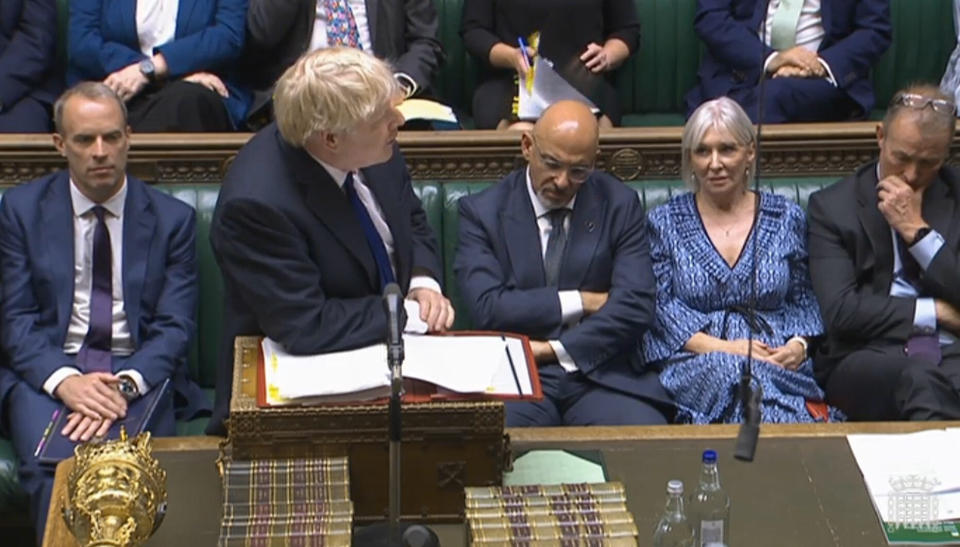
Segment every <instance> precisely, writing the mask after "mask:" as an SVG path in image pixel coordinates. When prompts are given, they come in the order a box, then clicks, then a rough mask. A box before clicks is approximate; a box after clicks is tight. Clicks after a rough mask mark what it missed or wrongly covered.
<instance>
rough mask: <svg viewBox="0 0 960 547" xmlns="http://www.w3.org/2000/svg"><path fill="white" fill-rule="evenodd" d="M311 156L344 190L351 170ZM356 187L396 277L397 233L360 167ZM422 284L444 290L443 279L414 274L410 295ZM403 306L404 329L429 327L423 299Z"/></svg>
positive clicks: (354, 175)
mask: <svg viewBox="0 0 960 547" xmlns="http://www.w3.org/2000/svg"><path fill="white" fill-rule="evenodd" d="M308 153H309V152H308ZM311 157H313V159H314V160H316V162H317V163H319V164H320V165H321V166H323V168H324V169H326V170H327V173H329V174H330V177H331V178H333V181H334V182H336V183H337V186H339V187H340V189H341V190H342V189H343V185H344V183H345V182H346V181H347V171H344V170H342V169H337V168H336V167H334V166H332V165H330V164H329V163H326V162H324V161H322V160H320V159H318V158H317V157H316V156H313V154H311ZM353 187H354V189H355V190H356V191H357V197H359V198H360V202H361V203H363V206H364V207H365V208H366V209H367V213H368V214H369V215H370V220H371V221H373V227H374V228H376V230H377V234H379V235H380V239H382V240H383V246H384V247H386V248H387V256H389V257H390V269H391V270H393V275H394V277H396V275H397V258H396V253H395V252H394V242H393V234H392V233H391V232H390V226H388V225H387V221H386V219H385V217H384V216H383V209H381V208H380V204H379V203H377V198H376V197H374V195H373V192H371V191H370V188H368V187H367V185H366V184H365V181H364V180H363V173H361V172H360V171H354V172H353ZM419 288H426V289H432V290H434V291H437V292H438V293H442V292H443V291H441V290H440V283H438V282H437V280H435V279H434V278H432V277H430V276H428V275H415V276H413V277H412V278H411V279H410V289H409V290H408V291H407V294H408V295H409V294H410V292H412V291H413V290H414V289H419ZM403 306H404V309H405V310H406V312H407V326H406V328H405V329H404V330H405V331H406V332H414V333H419V334H423V333H425V332H426V331H427V325H426V323H424V322H423V321H422V320H420V303H419V302H417V301H416V300H409V299H406V300H404V301H403Z"/></svg>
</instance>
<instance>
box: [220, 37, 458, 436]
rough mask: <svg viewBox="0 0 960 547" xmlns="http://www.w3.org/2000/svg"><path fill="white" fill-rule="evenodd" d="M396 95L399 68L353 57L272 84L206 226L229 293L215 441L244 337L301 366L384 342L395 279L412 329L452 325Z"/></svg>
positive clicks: (316, 63) (333, 53)
mask: <svg viewBox="0 0 960 547" xmlns="http://www.w3.org/2000/svg"><path fill="white" fill-rule="evenodd" d="M401 98H402V94H401V92H400V84H399V83H397V80H396V79H395V78H394V76H393V73H392V71H391V70H390V67H389V66H388V65H387V64H386V63H384V62H383V61H381V60H379V59H376V58H375V57H373V56H372V55H370V54H368V53H365V52H362V51H360V50H357V49H352V48H329V49H320V50H317V51H314V52H312V53H308V54H307V55H305V56H303V57H301V58H300V59H299V60H298V61H297V62H296V63H295V64H294V65H293V66H291V67H290V68H289V69H287V71H286V72H285V73H284V74H283V76H282V77H281V78H280V80H279V81H278V82H277V89H276V93H275V94H274V103H275V105H274V106H275V111H276V115H277V121H276V122H274V123H271V124H269V125H267V126H266V127H265V128H263V129H262V130H261V131H260V132H259V133H257V135H256V136H254V137H253V139H251V140H250V142H249V143H247V145H246V146H244V147H243V148H242V149H241V150H240V152H239V153H238V154H237V158H236V160H235V161H234V162H233V165H232V166H231V167H230V171H229V172H228V173H227V176H226V178H225V179H224V181H223V188H222V189H221V190H220V196H219V199H218V201H217V208H216V211H215V212H214V215H213V224H212V226H211V229H210V241H211V243H212V244H213V250H214V253H215V254H216V256H217V261H218V263H219V264H220V269H221V272H222V274H223V280H224V285H225V290H226V294H225V297H224V299H223V304H224V313H223V317H224V320H223V321H224V324H223V339H222V340H221V345H220V362H219V367H218V369H217V400H216V404H215V405H214V416H213V419H212V420H211V422H210V427H209V428H208V430H207V431H208V433H211V434H223V433H225V428H224V425H223V420H224V419H225V418H226V417H227V412H228V409H229V402H230V395H231V379H232V375H233V342H234V338H235V337H236V336H238V335H242V334H250V335H255V334H260V335H266V336H268V337H270V338H272V339H273V340H275V341H277V342H279V343H280V344H281V345H282V346H283V347H284V348H285V349H286V350H287V351H288V352H290V353H293V354H295V355H310V354H316V353H323V352H330V351H339V350H345V349H352V348H357V347H361V346H366V345H370V344H374V343H377V342H381V341H383V339H384V337H385V335H386V332H387V321H386V317H385V314H384V311H383V303H382V298H381V294H382V292H383V288H384V287H385V286H386V285H387V284H388V283H391V282H396V283H398V284H399V285H400V287H401V290H403V291H404V292H405V293H406V295H407V299H406V300H405V308H406V310H407V313H406V315H407V318H408V322H407V327H408V328H410V327H411V326H412V323H420V324H419V326H420V327H422V328H421V332H422V331H423V330H424V329H425V330H428V331H442V330H445V329H447V328H449V327H450V325H451V324H452V323H453V317H454V312H453V307H452V306H451V305H450V302H449V301H448V300H447V299H446V298H444V296H443V294H442V293H441V292H440V285H439V283H438V282H437V280H438V279H440V272H441V270H440V259H439V257H438V253H437V242H436V239H435V238H434V235H433V231H432V230H431V229H430V226H429V225H428V224H427V219H426V214H425V213H424V211H423V208H422V207H421V206H420V200H419V199H417V196H416V194H414V193H413V188H412V187H411V184H410V175H409V173H408V172H407V168H406V165H405V164H404V160H403V156H401V155H400V152H399V150H398V148H397V144H396V137H397V129H398V128H399V126H400V125H402V124H403V116H402V115H401V114H400V112H399V111H397V109H396V105H397V104H399V101H400V99H401ZM416 317H419V318H420V319H421V320H422V322H417V321H411V319H415V318H416ZM423 323H425V325H424V324H423Z"/></svg>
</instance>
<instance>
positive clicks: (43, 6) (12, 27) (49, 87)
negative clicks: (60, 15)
mask: <svg viewBox="0 0 960 547" xmlns="http://www.w3.org/2000/svg"><path fill="white" fill-rule="evenodd" d="M56 46H57V5H56V2H55V1H54V0H0V103H3V105H4V106H5V107H8V106H10V105H12V104H13V103H15V102H17V101H19V100H20V99H22V98H24V97H26V96H28V95H30V96H32V97H33V98H35V99H37V100H38V101H41V102H44V103H46V104H53V102H54V100H56V98H57V92H58V91H59V88H60V81H59V80H60V79H59V77H57V75H56V74H55V73H54V70H53V67H54V63H55V61H56V58H57V52H56Z"/></svg>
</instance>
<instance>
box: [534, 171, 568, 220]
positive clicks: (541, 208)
mask: <svg viewBox="0 0 960 547" xmlns="http://www.w3.org/2000/svg"><path fill="white" fill-rule="evenodd" d="M526 178H527V193H528V194H529V195H530V203H532V204H533V214H535V215H536V216H537V218H540V217H542V216H543V215H545V214H547V213H549V212H550V211H551V210H553V209H570V210H571V211H572V210H573V204H574V202H576V201H577V195H576V194H574V195H573V197H572V198H570V201H568V202H567V203H566V204H564V205H561V206H560V207H547V206H546V205H544V204H543V202H542V201H540V196H538V195H537V193H536V192H535V191H534V189H533V181H532V180H531V179H530V167H529V166H527V169H526Z"/></svg>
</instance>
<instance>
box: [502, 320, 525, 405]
mask: <svg viewBox="0 0 960 547" xmlns="http://www.w3.org/2000/svg"><path fill="white" fill-rule="evenodd" d="M500 339H501V340H503V351H504V352H506V354H507V361H509V362H510V372H512V373H513V382H514V383H515V384H517V394H518V395H521V396H522V395H523V390H522V389H520V378H519V377H517V368H516V367H515V366H513V356H512V355H510V344H507V338H506V337H505V336H504V335H502V334H501V335H500Z"/></svg>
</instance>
